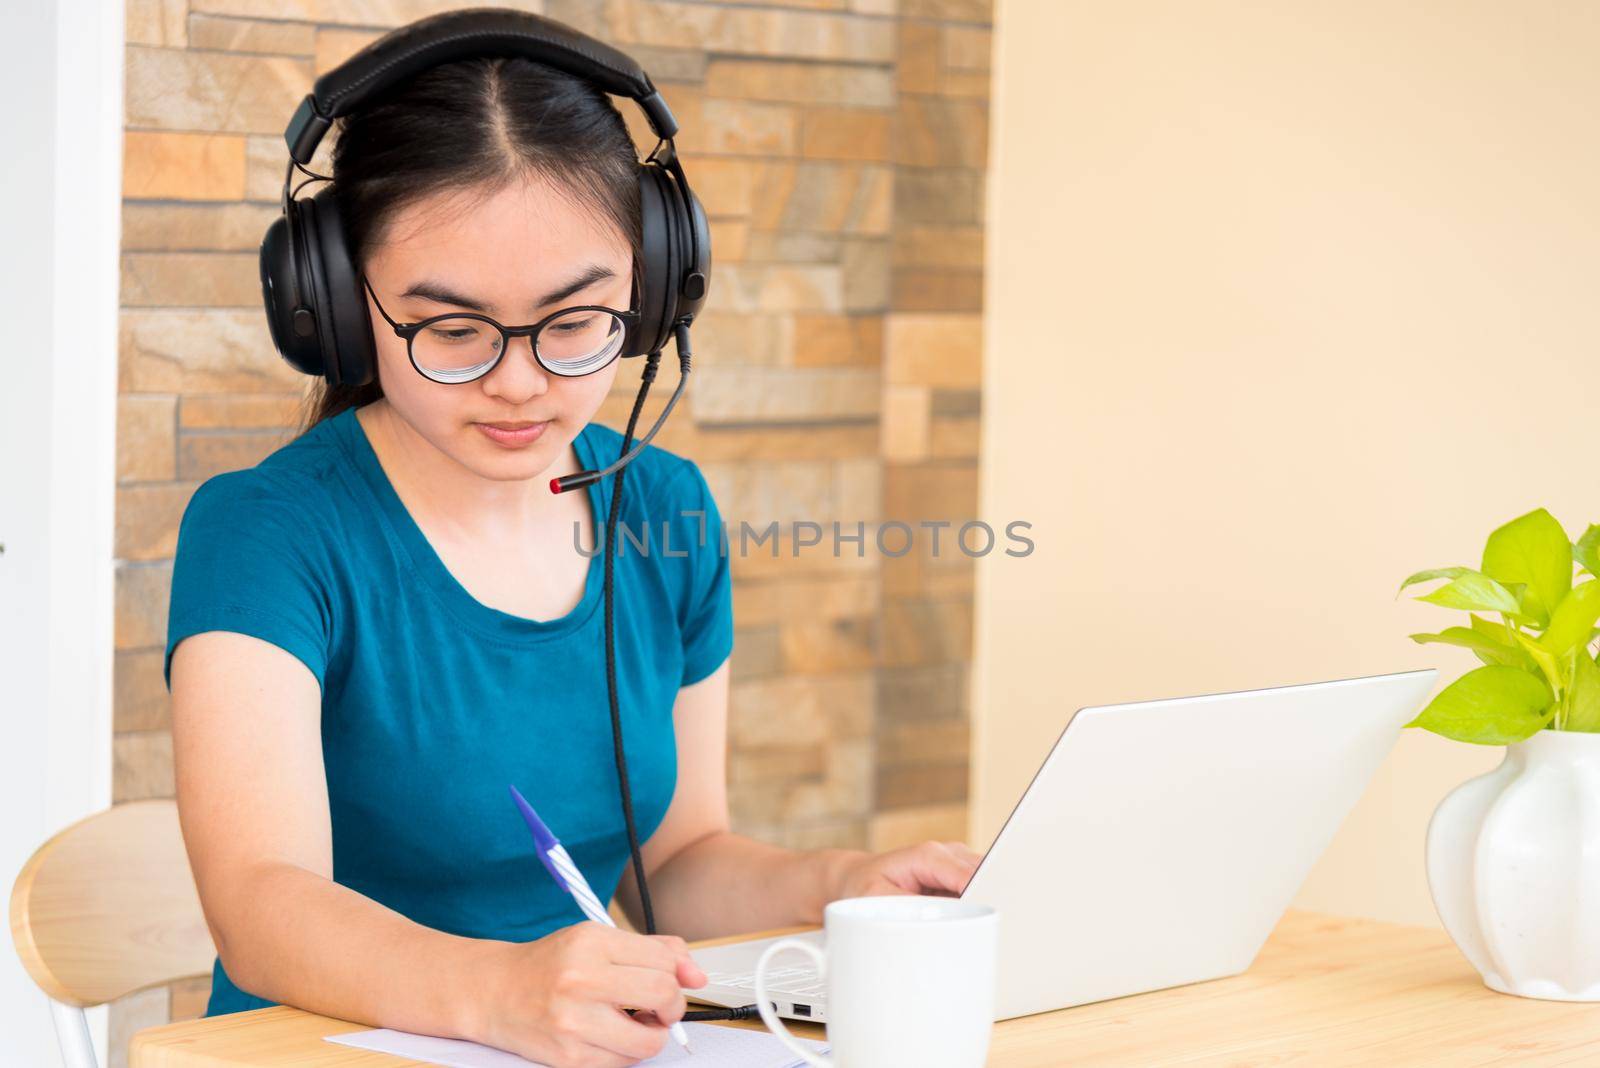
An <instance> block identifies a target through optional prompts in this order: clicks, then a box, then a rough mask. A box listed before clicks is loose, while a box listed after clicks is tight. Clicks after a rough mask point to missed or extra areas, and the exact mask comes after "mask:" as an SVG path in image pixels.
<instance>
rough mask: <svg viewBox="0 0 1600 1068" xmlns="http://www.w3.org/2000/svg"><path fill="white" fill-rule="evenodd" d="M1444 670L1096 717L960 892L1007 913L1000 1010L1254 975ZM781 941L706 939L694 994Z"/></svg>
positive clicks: (791, 995)
mask: <svg viewBox="0 0 1600 1068" xmlns="http://www.w3.org/2000/svg"><path fill="white" fill-rule="evenodd" d="M1437 675H1438V672H1436V671H1434V670H1432V669H1431V668H1430V669H1427V670H1423V671H1408V672H1402V673H1399V674H1394V675H1375V676H1371V677H1369V678H1360V679H1341V680H1338V681H1334V682H1318V683H1310V684H1307V685H1301V686H1278V687H1273V688H1272V689H1266V690H1246V691H1242V692H1239V693H1223V694H1208V695H1206V696H1203V697H1185V698H1179V699H1175V700H1167V701H1143V702H1139V703H1137V704H1124V705H1105V706H1101V707H1096V708H1085V709H1083V710H1081V711H1080V712H1079V713H1078V714H1077V715H1076V716H1074V717H1073V718H1072V719H1071V721H1070V722H1069V723H1068V724H1067V726H1066V728H1065V729H1064V730H1062V732H1061V734H1060V736H1059V737H1058V738H1057V739H1056V743H1055V745H1054V746H1053V747H1052V748H1051V750H1050V754H1049V756H1048V757H1046V758H1045V761H1044V763H1043V765H1041V766H1040V768H1039V770H1038V772H1037V773H1036V774H1035V775H1034V777H1033V781H1032V782H1031V783H1029V784H1028V788H1027V790H1026V791H1025V792H1024V793H1023V795H1022V799H1021V800H1020V801H1018V802H1017V805H1016V807H1015V808H1013V809H1012V811H1011V815H1010V816H1009V817H1008V818H1007V820H1006V823H1005V825H1004V826H1003V827H1002V828H1001V829H1000V834H999V835H998V836H997V837H996V838H995V840H994V844H993V845H991V846H990V847H989V851H988V853H986V854H985V855H984V857H983V861H982V863H981V864H980V865H979V866H978V870H977V872H976V873H975V874H974V875H973V877H972V879H971V881H970V882H969V883H968V884H967V888H966V890H965V891H964V892H963V893H962V895H961V896H962V897H963V898H966V899H969V900H973V901H980V902H983V903H985V904H989V905H994V906H995V907H996V908H997V909H998V910H999V913H1000V950H999V961H998V969H997V978H996V984H997V985H996V991H995V1019H996V1020H1006V1019H1010V1018H1011V1017H1013V1016H1025V1015H1027V1014H1029V1013H1034V1012H1045V1011H1048V1010H1051V1009H1060V1008H1065V1007H1067V1006H1069V1005H1082V1004H1086V1003H1088V1002H1091V1001H1102V1000H1104V999H1106V998H1115V997H1121V996H1123V995H1125V994H1137V993H1141V992H1144V991H1147V990H1160V989H1163V988H1165V987H1171V986H1178V985H1180V984H1183V983H1194V982H1200V981H1202V980H1206V979H1219V978H1222V977H1223V976H1228V975H1237V974H1238V973H1240V972H1242V971H1244V970H1245V969H1246V968H1248V967H1249V966H1250V964H1251V962H1252V961H1254V960H1255V957H1256V954H1257V953H1258V952H1259V951H1260V949H1261V946H1262V944H1263V943H1264V942H1265V941H1266V939H1267V936H1268V935H1269V934H1270V933H1271V932H1272V929H1273V927H1275V926H1276V925H1277V922H1278V920H1279V919H1280V918H1281V917H1282V916H1283V913H1284V911H1285V910H1286V909H1287V908H1288V907H1289V903H1290V901H1291V900H1292V899H1293V898H1294V895H1295V893H1296V892H1297V891H1298V890H1299V888H1300V885H1301V883H1303V882H1304V881H1305V878H1306V875H1307V873H1308V872H1309V871H1310V870H1311V866H1312V864H1314V863H1315V862H1316V860H1317V858H1318V857H1319V856H1321V855H1322V852H1323V850H1324V849H1326V848H1327V846H1328V843H1329V841H1330V840H1331V839H1332V838H1333V835H1334V832H1335V831H1337V830H1338V828H1339V825H1340V823H1342V822H1343V821H1344V818H1345V816H1346V815H1347V814H1348V813H1349V811H1350V809H1351V808H1352V807H1353V806H1354V805H1355V803H1356V800H1357V799H1358V798H1359V797H1360V796H1361V793H1362V791H1363V790H1365V789H1366V786H1367V783H1368V781H1369V780H1370V779H1371V778H1372V775H1373V773H1374V772H1375V771H1377V768H1378V765H1379V764H1381V763H1382V762H1383V760H1384V758H1385V757H1386V756H1387V755H1388V753H1389V750H1390V749H1391V748H1392V747H1393V746H1394V743H1395V740H1396V739H1397V738H1398V736H1399V733H1400V728H1401V726H1402V725H1404V724H1405V723H1406V722H1407V721H1409V720H1410V719H1411V718H1412V717H1413V716H1414V715H1415V714H1416V712H1417V710H1418V708H1419V707H1420V706H1421V704H1422V700H1423V698H1424V697H1426V696H1427V694H1428V692H1429V691H1430V690H1431V689H1432V688H1433V683H1434V679H1435V678H1436V677H1437ZM800 937H802V938H807V939H811V940H814V941H816V942H817V943H818V944H821V943H822V941H823V933H822V932H821V931H815V932H808V933H806V934H804V935H801V936H800ZM773 941H775V939H770V938H769V939H753V940H750V941H745V942H736V943H731V944H728V945H722V946H714V947H711V948H709V949H698V950H695V951H693V954H694V958H695V960H696V961H697V962H698V963H699V965H700V967H701V968H702V969H704V970H705V972H706V976H707V978H708V980H709V982H708V983H707V985H706V986H704V987H702V988H700V989H698V990H691V991H686V993H687V994H688V996H689V998H690V999H691V1000H694V1001H703V1002H706V1003H709V1004H712V1005H746V1004H749V1003H750V1002H751V1001H753V1000H754V996H755V995H754V990H755V983H754V971H755V962H756V959H757V958H758V957H759V956H760V955H761V951H762V950H763V949H765V948H766V947H767V945H768V944H769V943H771V942H773ZM773 964H774V967H773V968H772V970H771V971H770V973H769V984H768V986H769V990H770V991H771V992H773V993H775V994H776V995H777V996H778V1000H777V1001H776V1002H775V1005H776V1008H777V1011H778V1012H779V1013H780V1014H781V1015H783V1016H786V1017H788V1018H790V1019H797V1020H824V1021H825V1020H826V1019H827V1018H828V1004H827V996H826V993H825V991H824V983H823V981H822V980H821V978H820V977H819V976H818V975H817V974H816V972H815V971H814V970H813V969H812V968H811V967H810V966H809V965H808V964H807V963H806V958H804V957H802V956H800V955H799V954H795V955H794V958H793V959H792V960H786V959H785V958H784V957H782V956H780V957H779V958H777V960H775V961H774V962H773Z"/></svg>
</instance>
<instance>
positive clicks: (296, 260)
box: [260, 201, 324, 377]
mask: <svg viewBox="0 0 1600 1068" xmlns="http://www.w3.org/2000/svg"><path fill="white" fill-rule="evenodd" d="M296 208H297V205H296V204H295V202H293V201H290V203H289V207H288V211H287V212H286V213H285V214H283V215H280V216H278V218H276V219H274V220H273V221H272V225H270V226H268V227H267V233H266V236H265V237H263V238H262V239H261V253H260V260H261V299H262V302H263V303H264V304H265V305H266V309H267V330H268V332H269V333H271V335H272V344H273V347H274V348H276V349H277V350H278V355H280V356H282V357H283V358H284V360H285V361H287V362H288V364H289V366H291V367H293V368H294V369H295V370H297V371H300V372H301V373H303V374H308V375H316V376H318V377H322V375H323V373H324V363H323V351H322V343H321V341H320V340H319V335H318V330H317V325H316V315H317V312H316V308H315V306H314V301H313V300H312V296H311V293H310V292H309V288H308V287H307V285H306V275H305V245H304V242H303V240H302V225H303V220H302V219H301V218H300V217H299V213H298V212H297V210H296Z"/></svg>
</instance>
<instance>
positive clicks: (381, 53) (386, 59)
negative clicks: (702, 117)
mask: <svg viewBox="0 0 1600 1068" xmlns="http://www.w3.org/2000/svg"><path fill="white" fill-rule="evenodd" d="M479 56H522V57H525V58H527V59H532V60H536V61H538V62H540V63H545V64H548V65H550V66H552V67H556V68H558V69H561V70H565V71H568V72H569V73H572V74H576V75H578V76H580V77H583V78H586V79H588V80H590V81H592V82H594V83H595V84H597V85H598V86H600V87H601V88H602V89H604V90H605V91H606V92H608V93H611V94H613V95H615V96H626V97H630V98H631V99H633V100H635V101H637V102H638V104H639V106H640V107H641V108H642V109H643V110H644V113H645V117H646V118H648V119H649V120H650V128H651V130H653V131H654V132H655V135H656V136H657V137H659V138H661V139H662V140H670V139H671V138H672V137H673V136H674V135H676V134H677V132H678V122H677V120H676V119H675V118H673V116H672V110H671V109H670V108H668V107H667V102H666V101H665V100H663V99H662V98H661V94H660V93H659V92H658V91H657V90H656V87H655V86H654V85H652V84H651V82H650V76H649V75H648V74H646V73H645V72H644V68H642V67H640V66H639V64H638V63H637V62H635V61H634V60H633V59H632V57H630V56H628V55H626V54H625V53H623V52H619V51H617V50H616V49H615V48H612V47H611V46H610V45H608V44H606V43H605V42H604V41H599V40H596V39H595V38H593V37H590V36H589V35H588V34H584V33H580V32H578V31H577V30H575V29H573V28H572V27H571V26H568V25H566V24H564V23H560V22H557V21H555V20H554V19H550V18H546V17H545V16H543V15H535V14H534V13H532V12H530V11H513V10H509V9H506V8H496V7H475V8H464V9H461V10H457V11H445V12H441V13H440V14H437V15H430V16H429V17H427V18H424V19H419V20H418V21H416V22H413V23H410V24H408V25H405V26H401V27H400V28H398V29H395V30H391V31H390V32H389V33H387V34H385V35H384V36H382V37H380V38H378V40H376V41H374V42H372V43H371V44H369V45H368V46H367V47H365V48H363V49H362V50H361V51H359V52H357V53H356V54H355V55H354V56H352V57H350V58H349V59H348V60H346V61H345V62H343V63H341V64H340V65H339V66H337V67H335V68H334V69H333V70H330V71H328V72H327V73H326V74H324V75H323V76H322V77H320V78H318V79H317V81H316V84H315V85H314V86H313V87H312V91H311V92H310V93H309V94H308V95H307V96H306V98H305V99H304V100H302V101H301V102H300V107H299V108H298V109H296V110H295V113H294V117H293V118H292V119H290V120H289V125H288V127H287V128H286V129H285V130H284V131H283V139H284V142H285V143H286V144H288V146H289V155H290V156H291V157H293V159H294V160H295V161H296V162H297V163H300V164H302V165H305V164H308V163H310V162H311V157H312V154H313V153H315V152H316V150H317V145H318V144H319V143H321V141H322V138H323V135H325V134H326V133H327V132H328V129H329V128H330V127H331V126H332V125H333V120H335V119H337V118H339V117H340V116H342V115H346V114H348V113H349V112H351V111H354V110H356V109H357V108H359V107H360V106H361V105H362V104H364V103H366V102H367V101H368V100H370V99H372V98H373V97H375V96H377V95H378V94H380V93H382V92H383V91H384V90H385V89H387V88H389V87H390V86H392V85H396V84H398V83H400V82H403V81H405V80H406V79H408V78H410V77H412V76H413V75H415V74H418V73H420V72H422V71H424V70H426V69H427V68H429V67H433V66H436V65H438V64H441V63H449V62H451V61H453V60H457V59H468V58H473V57H479Z"/></svg>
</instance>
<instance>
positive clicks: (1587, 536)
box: [1572, 523, 1600, 578]
mask: <svg viewBox="0 0 1600 1068" xmlns="http://www.w3.org/2000/svg"><path fill="white" fill-rule="evenodd" d="M1572 558H1573V559H1574V560H1576V561H1577V562H1578V566H1580V567H1582V568H1583V569H1584V570H1585V571H1587V572H1589V574H1591V575H1593V576H1594V577H1595V578H1600V525H1596V524H1594V523H1590V524H1589V529H1588V530H1586V531H1584V532H1583V537H1581V538H1579V539H1578V540H1577V541H1575V542H1573V543H1572Z"/></svg>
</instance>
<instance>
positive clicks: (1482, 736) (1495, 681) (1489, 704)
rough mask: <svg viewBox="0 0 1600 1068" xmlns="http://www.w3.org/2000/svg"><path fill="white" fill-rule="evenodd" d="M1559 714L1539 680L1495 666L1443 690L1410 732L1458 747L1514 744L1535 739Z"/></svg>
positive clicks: (1417, 719) (1430, 703)
mask: <svg viewBox="0 0 1600 1068" xmlns="http://www.w3.org/2000/svg"><path fill="white" fill-rule="evenodd" d="M1554 715H1555V705H1554V703H1553V702H1552V701H1551V696H1550V688H1549V687H1548V686H1546V685H1545V683H1544V680H1543V679H1541V678H1539V676H1537V675H1530V674H1528V672H1526V671H1518V670H1517V669H1516V668H1513V667H1505V666H1503V665H1500V664H1489V665H1486V666H1484V667H1481V668H1477V669H1475V670H1473V671H1469V672H1467V673H1466V674H1465V675H1463V676H1461V677H1460V678H1459V679H1457V680H1456V681H1455V682H1452V683H1451V684H1450V685H1449V686H1446V687H1445V688H1444V689H1443V690H1440V691H1439V693H1438V695H1437V696H1435V697H1434V699H1433V700H1432V701H1429V702H1428V707H1426V708H1424V709H1423V710H1422V711H1421V712H1420V713H1418V715H1417V718H1416V719H1414V720H1412V721H1411V722H1410V723H1407V724H1406V726H1407V727H1421V728H1423V729H1424V730H1430V731H1432V732H1433V733H1435V734H1439V735H1443V736H1444V737H1446V738H1452V739H1454V740H1456V741H1458V742H1472V743H1474V744H1476V745H1510V744H1511V743H1512V742H1520V741H1522V740H1523V739H1524V738H1530V737H1532V736H1533V735H1534V734H1535V733H1537V732H1538V731H1539V730H1540V729H1541V728H1543V727H1544V725H1545V724H1546V723H1548V722H1549V721H1550V718H1551V717H1552V716H1554Z"/></svg>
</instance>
